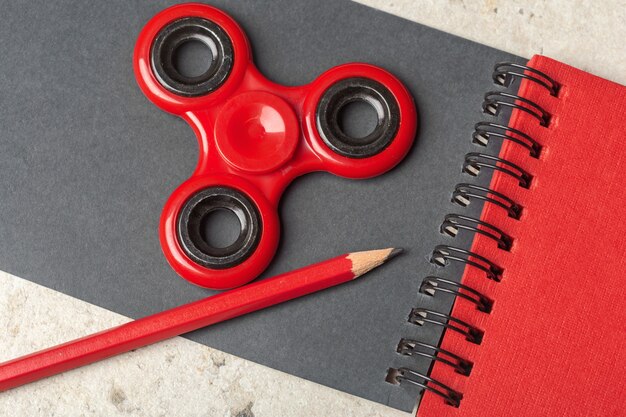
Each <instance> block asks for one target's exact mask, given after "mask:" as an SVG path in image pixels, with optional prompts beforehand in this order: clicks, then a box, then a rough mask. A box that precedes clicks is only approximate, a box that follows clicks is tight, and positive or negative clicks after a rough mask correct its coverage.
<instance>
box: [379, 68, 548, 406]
mask: <svg viewBox="0 0 626 417" xmlns="http://www.w3.org/2000/svg"><path fill="white" fill-rule="evenodd" d="M492 77H493V80H494V82H495V83H496V84H497V85H501V86H503V87H507V88H508V87H510V86H511V83H512V82H513V80H515V79H526V80H528V81H531V82H534V83H537V84H538V85H540V86H542V87H544V88H545V89H546V90H548V92H549V93H550V94H551V95H553V96H558V93H559V88H560V86H559V84H558V83H557V82H556V81H554V80H553V79H552V78H550V77H549V76H547V75H546V74H544V73H542V72H541V71H538V70H536V69H534V68H531V67H528V66H525V65H520V64H515V63H508V62H507V63H500V64H497V65H496V66H495V67H494V71H493V74H492ZM482 108H483V111H484V112H485V113H487V114H490V115H492V116H498V115H499V113H500V111H501V110H503V109H505V108H509V109H517V110H519V111H523V112H525V113H528V114H529V115H531V116H532V117H534V118H536V119H537V121H538V122H539V124H540V125H541V126H548V125H549V123H550V118H551V115H550V114H549V113H547V112H546V111H545V110H544V109H543V108H541V106H539V105H538V104H536V103H534V102H533V101H531V100H528V99H526V98H524V97H520V96H518V95H515V94H511V93H507V92H501V91H493V92H489V93H487V94H486V95H485V97H484V101H483V105H482ZM492 139H501V140H508V141H511V142H513V143H516V144H518V145H519V146H522V147H523V148H525V149H526V150H528V152H529V155H530V157H532V158H538V157H539V155H540V153H541V145H540V144H539V143H537V141H535V140H534V139H533V138H532V137H530V136H529V135H528V134H526V133H524V132H521V131H519V130H517V129H513V128H510V127H507V126H505V125H502V124H499V123H493V122H479V123H477V124H476V125H475V126H474V133H473V134H472V142H473V143H474V144H476V145H479V146H483V147H486V146H487V145H488V143H489V141H490V140H492ZM483 169H490V170H494V171H500V172H502V173H504V174H507V175H509V176H511V177H512V178H514V179H515V180H517V182H518V183H519V185H520V186H521V187H524V188H529V187H530V184H531V182H532V179H533V178H532V175H530V174H529V173H528V172H527V171H526V170H524V169H523V168H522V167H520V166H518V165H516V164H513V163H512V162H509V161H507V160H505V159H502V158H499V157H496V156H493V155H488V154H484V153H479V152H470V153H468V154H466V155H465V160H464V163H463V171H464V172H465V173H467V174H469V175H472V176H478V175H479V174H480V172H481V170H483ZM473 200H481V201H483V202H484V203H485V204H486V203H489V204H493V205H495V206H498V207H500V208H502V209H504V210H505V211H506V213H507V215H508V216H509V217H512V218H514V219H519V218H520V216H521V213H522V207H521V205H519V204H518V203H516V202H515V201H513V200H512V199H511V198H509V197H508V196H506V195H504V194H502V193H499V192H497V191H494V190H491V189H489V188H486V187H482V186H479V185H474V184H468V183H461V184H457V186H456V187H455V189H454V191H453V193H452V202H453V203H455V204H457V205H459V206H461V207H467V206H468V205H470V204H471V202H472V201H473ZM461 230H465V231H469V232H472V233H480V234H482V235H484V236H487V237H489V238H490V239H493V240H494V241H495V242H496V243H497V245H498V248H499V249H501V250H505V251H508V250H510V249H511V245H512V244H513V238H512V237H511V236H509V235H508V234H507V233H505V232H504V231H502V230H500V229H499V228H497V227H495V226H493V225H492V224H489V223H487V222H484V221H482V220H479V219H475V218H473V217H468V216H464V215H461V214H448V215H446V216H445V218H444V220H443V222H442V224H441V228H440V231H441V233H443V234H445V235H448V236H450V237H452V238H454V237H456V236H457V235H458V233H459V232H460V231H461ZM431 262H432V263H434V264H436V265H438V266H440V267H445V266H446V265H448V264H449V263H450V262H460V263H464V264H467V265H469V266H471V267H474V268H476V269H479V270H481V271H483V272H484V273H485V276H486V278H488V279H491V280H494V281H496V282H497V281H500V279H501V277H502V273H503V272H504V269H503V268H501V267H500V266H498V265H496V264H495V263H493V262H492V261H490V260H489V259H487V258H486V257H484V256H482V255H480V254H477V253H474V252H471V251H469V250H466V249H462V248H458V247H454V246H448V245H437V246H435V248H434V250H433V252H432V256H431ZM419 291H420V293H422V294H426V295H429V296H436V294H437V293H438V292H441V293H447V294H452V295H454V297H455V298H461V299H464V300H466V301H469V302H471V303H473V304H475V305H476V309H477V310H478V311H480V312H483V313H486V314H489V313H490V312H491V309H492V306H493V300H491V299H489V298H488V297H486V296H485V295H484V294H482V293H480V292H479V291H477V290H475V289H473V288H471V287H469V286H467V285H464V284H461V283H458V282H455V281H450V280H448V279H444V278H440V277H436V276H428V277H426V278H424V280H423V281H422V284H421V286H420V289H419ZM408 321H409V322H410V323H412V324H415V325H418V326H426V325H436V326H441V327H443V328H444V329H445V330H450V331H455V332H457V333H460V334H462V335H463V336H465V339H466V340H467V341H469V342H471V343H475V344H480V343H481V341H482V339H483V331H482V330H481V329H478V328H477V327H475V326H474V325H472V324H470V323H467V322H465V321H462V320H459V319H458V318H456V317H453V316H451V315H448V314H444V313H441V312H438V311H433V310H428V309H424V308H414V309H412V310H411V313H410V315H409V319H408ZM397 352H398V354H401V355H405V356H420V357H426V358H428V359H430V360H431V361H432V362H433V363H434V362H439V363H442V364H445V365H447V366H450V367H451V368H452V369H453V370H454V371H455V372H457V373H459V374H461V375H464V376H469V375H470V373H471V370H472V366H473V364H472V362H471V361H469V360H467V359H464V358H461V357H460V356H458V355H455V354H454V353H452V352H449V351H447V350H444V349H442V348H439V347H437V346H433V345H430V344H427V343H423V342H420V341H417V340H413V339H401V340H400V343H399V344H398V348H397ZM386 380H387V382H390V383H392V384H396V385H399V384H403V383H408V384H411V385H415V386H418V387H420V388H421V389H422V390H426V391H430V392H432V393H434V394H436V395H438V396H440V397H442V398H443V399H444V401H445V403H446V404H449V405H451V406H453V407H459V406H460V404H461V400H462V398H463V394H462V393H461V392H459V391H457V390H455V389H453V388H452V387H449V386H447V385H445V384H443V383H441V382H440V381H437V380H435V379H433V378H431V377H430V376H429V375H424V374H422V373H420V372H417V371H415V370H411V369H410V368H408V367H399V368H390V369H389V370H388V373H387V378H386Z"/></svg>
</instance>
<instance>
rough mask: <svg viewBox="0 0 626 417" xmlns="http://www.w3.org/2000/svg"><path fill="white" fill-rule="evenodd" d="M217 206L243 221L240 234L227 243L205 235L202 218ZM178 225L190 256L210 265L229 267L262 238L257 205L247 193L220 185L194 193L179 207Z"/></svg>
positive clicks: (178, 230) (247, 254)
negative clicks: (220, 243) (213, 242)
mask: <svg viewBox="0 0 626 417" xmlns="http://www.w3.org/2000/svg"><path fill="white" fill-rule="evenodd" d="M215 210H229V211H231V212H232V213H233V214H235V216H237V219H238V220H239V223H240V230H239V236H238V237H237V239H236V240H235V242H234V243H232V244H231V245H228V246H226V247H216V246H213V245H211V244H210V243H209V242H208V241H207V240H205V238H204V237H203V230H202V229H203V222H204V221H205V219H206V218H207V216H209V214H210V213H212V212H213V211H215ZM176 229H177V234H178V240H179V243H180V246H181V248H182V250H183V252H184V253H185V254H186V255H187V256H188V257H189V258H190V259H191V260H193V261H194V262H196V263H197V264H200V265H202V266H205V267H207V268H212V269H226V268H232V267H234V266H237V265H239V264H241V263H242V262H243V261H245V260H246V259H248V258H249V257H250V255H252V253H253V252H254V250H255V249H256V247H257V245H258V243H259V240H260V239H261V231H262V230H261V229H262V222H261V216H260V215H259V211H258V209H257V207H256V206H255V204H254V203H253V202H252V201H251V200H250V199H249V198H248V197H247V196H246V195H245V194H243V193H242V192H240V191H238V190H236V189H234V188H229V187H221V186H219V187H209V188H205V189H203V190H200V191H198V192H197V193H195V194H194V195H193V196H191V197H190V198H189V199H188V200H187V201H186V202H185V204H184V205H183V207H182V209H181V211H180V214H179V216H178V219H177V223H176ZM209 232H210V231H209Z"/></svg>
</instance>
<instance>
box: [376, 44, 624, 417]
mask: <svg viewBox="0 0 626 417" xmlns="http://www.w3.org/2000/svg"><path fill="white" fill-rule="evenodd" d="M527 67H528V68H526V69H524V68H523V67H519V66H515V65H513V66H509V67H506V66H505V67H500V68H498V67H496V72H495V73H494V79H496V80H499V81H500V82H502V83H503V84H504V85H509V81H510V80H512V79H515V78H516V79H517V80H518V81H519V80H521V83H519V82H517V83H515V84H514V85H515V86H519V89H517V91H515V89H513V88H509V89H508V90H507V91H506V92H504V94H492V95H489V94H488V95H486V96H485V103H484V104H483V108H484V110H486V112H487V113H492V114H493V113H498V112H499V111H501V110H503V109H505V108H510V109H512V113H511V117H510V120H509V124H508V127H507V128H506V129H502V128H500V129H498V128H497V127H494V126H495V125H496V123H491V124H489V123H482V124H479V125H477V130H476V132H477V133H475V134H474V140H475V141H477V142H479V143H480V141H483V142H484V141H487V140H493V139H504V143H503V145H502V147H501V150H500V153H499V155H498V159H495V158H493V157H491V158H489V157H488V156H486V155H483V156H477V154H470V155H467V156H466V158H465V164H464V170H465V171H466V172H467V173H470V174H473V175H480V172H481V171H483V170H487V169H494V175H493V177H492V180H491V184H490V187H489V188H490V191H485V190H480V189H477V188H476V189H473V188H471V184H470V187H469V188H466V189H463V187H460V188H459V187H457V189H456V190H455V195H454V197H453V199H456V201H457V202H460V203H461V205H463V204H465V205H467V204H471V201H473V200H474V199H475V198H479V199H483V200H485V201H486V203H485V204H484V207H483V211H482V215H481V217H480V219H479V220H480V223H475V222H474V223H470V222H468V221H467V219H465V218H464V217H462V216H461V217H459V216H452V217H450V218H447V223H445V222H444V226H443V229H444V232H445V231H446V224H447V227H448V229H447V230H448V231H450V230H451V231H452V232H453V233H452V234H453V235H454V232H455V231H458V228H459V227H463V226H470V227H472V226H473V227H475V228H476V229H478V230H479V232H478V233H476V234H475V237H474V240H473V243H472V245H471V248H469V252H466V251H457V250H456V249H455V248H454V247H453V245H450V247H438V248H437V249H436V250H435V252H434V255H433V261H434V262H435V263H439V264H441V265H446V264H448V263H450V262H454V261H459V258H461V259H464V261H461V262H465V263H466V267H465V271H464V274H463V277H462V280H461V284H462V286H459V285H455V284H451V285H450V284H448V283H446V282H445V281H438V280H437V278H436V277H429V278H428V279H426V280H425V281H424V285H423V286H422V290H425V292H426V293H430V294H434V296H437V292H438V290H441V289H444V290H445V289H447V290H449V291H448V292H450V291H452V292H454V293H455V294H456V295H457V296H456V301H455V302H454V305H453V307H452V311H451V312H450V313H449V315H446V314H439V315H438V312H433V311H427V310H424V309H419V308H417V309H414V310H413V313H412V315H413V316H414V322H416V323H417V324H421V325H423V326H426V325H429V324H431V325H432V324H433V323H434V322H439V323H441V324H443V325H444V326H445V327H446V330H445V332H444V335H443V338H442V342H441V344H440V345H439V348H440V350H439V351H438V352H437V355H436V358H437V359H436V360H434V361H433V366H432V368H431V372H430V374H429V377H430V380H428V379H425V378H423V375H419V374H416V373H414V372H413V371H412V370H411V369H410V367H407V368H401V369H391V370H390V372H391V373H390V375H391V376H390V378H389V379H388V380H391V381H392V382H396V383H399V384H400V385H404V383H405V382H408V383H409V384H408V385H418V386H419V385H420V384H426V389H425V394H424V396H423V399H422V401H421V403H420V405H419V407H418V412H417V415H418V416H423V417H437V416H464V417H467V416H481V417H488V416H498V417H500V416H509V417H511V416H533V417H536V416H585V417H589V416H602V417H608V416H624V415H626V221H625V217H626V216H625V215H626V180H625V178H626V134H625V131H626V88H625V87H624V86H621V85H618V84H615V83H612V82H609V81H607V80H604V79H601V78H598V77H596V76H593V75H591V74H588V73H586V72H584V71H581V70H578V69H575V68H572V67H570V66H567V65H565V64H562V63H560V62H557V61H555V60H552V59H549V58H546V57H543V56H535V57H534V58H533V59H531V60H530V62H529V63H528V64H527ZM507 103H508V104H507ZM533 154H534V156H533ZM459 190H460V191H459ZM462 210H463V209H462V208H460V207H458V206H457V211H456V212H457V213H459V214H461V213H462ZM489 278H491V279H489ZM481 310H482V311H481ZM443 313H447V312H443ZM435 324H436V323H435ZM441 324H440V325H441ZM409 348H413V349H415V348H416V345H415V344H412V345H410V346H409ZM425 381H429V382H427V383H426V382H425ZM411 383H412V384H411Z"/></svg>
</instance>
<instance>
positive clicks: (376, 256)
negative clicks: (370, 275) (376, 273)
mask: <svg viewBox="0 0 626 417" xmlns="http://www.w3.org/2000/svg"><path fill="white" fill-rule="evenodd" d="M401 253H402V249H401V248H387V249H377V250H370V251H364V252H352V253H350V254H348V259H350V260H351V261H352V272H353V273H354V278H357V277H360V276H361V275H363V274H365V273H366V272H368V271H371V270H372V269H374V268H376V267H378V266H381V265H382V264H384V263H385V262H387V261H388V260H390V259H391V258H395V257H396V256H398V255H399V254H401Z"/></svg>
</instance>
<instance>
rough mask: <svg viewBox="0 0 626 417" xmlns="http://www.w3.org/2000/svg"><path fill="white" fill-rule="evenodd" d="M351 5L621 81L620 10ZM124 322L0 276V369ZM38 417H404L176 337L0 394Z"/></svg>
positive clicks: (544, 3) (493, 0)
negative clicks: (14, 360)
mask: <svg viewBox="0 0 626 417" xmlns="http://www.w3.org/2000/svg"><path fill="white" fill-rule="evenodd" d="M360 1H361V2H362V3H364V4H366V5H369V6H372V7H377V8H380V9H383V10H385V11H388V12H390V13H394V14H397V15H399V16H402V17H405V18H408V19H412V20H414V21H416V22H420V23H423V24H426V25H428V26H431V27H434V28H437V29H441V30H444V31H446V32H450V33H454V34H456V35H459V36H463V37H465V38H468V39H472V40H475V41H477V42H481V43H484V44H487V45H490V46H493V47H496V48H499V49H503V50H506V51H509V52H512V53H515V54H518V55H522V56H531V55H532V54H534V53H543V54H546V55H549V56H551V57H553V58H556V59H560V60H562V61H565V62H567V63H570V64H572V65H575V66H578V67H579V68H582V69H585V70H587V71H591V72H593V73H596V74H598V75H601V76H603V77H606V78H609V79H611V80H613V81H616V82H619V83H622V84H624V83H626V50H625V49H624V44H623V42H624V40H625V39H626V0H606V1H603V2H592V1H591V0H589V1H584V0H576V1H571V0H558V1H557V0H527V1H521V0H515V1H511V0H507V1H504V0H502V1H498V0H484V1H470V0H465V1H464V0H448V1H444V0H419V1H418V0H413V1H412V0H360ZM0 267H1V266H0ZM127 320H128V319H127V318H125V317H122V316H120V315H118V314H115V313H112V312H110V311H107V310H104V309H101V308H99V307H95V306H93V305H90V304H88V303H85V302H82V301H79V300H76V299H73V298H71V297H68V296H65V295H63V294H60V293H57V292H54V291H52V290H48V289H46V288H43V287H40V286H38V285H35V284H32V283H30V282H28V281H25V280H22V279H20V278H18V277H14V276H11V275H9V274H6V273H2V272H0V331H1V332H2V337H0V361H3V360H7V359H10V358H13V357H16V356H18V355H23V354H26V353H29V352H32V351H34V350H38V349H42V348H44V347H48V346H50V345H52V344H57V343H61V342H64V341H67V340H69V339H73V338H76V337H80V336H83V335H86V334H89V333H92V332H95V331H98V330H102V329H105V328H107V327H110V326H112V325H116V324H121V323H123V322H125V321H127ZM38 415H45V416H52V415H54V416H90V415H93V416H128V415H131V416H173V415H176V416H208V417H212V416H232V417H252V416H255V417H275V416H299V415H306V416H310V417H317V416H320V417H322V416H342V417H350V416H367V417H376V416H387V417H394V416H396V417H400V416H404V417H407V416H409V415H408V414H406V413H401V412H398V411H395V410H392V409H389V408H387V407H384V406H382V405H379V404H374V403H371V402H369V401H366V400H362V399H360V398H356V397H353V396H351V395H347V394H344V393H341V392H337V391H335V390H332V389H329V388H326V387H323V386H320V385H317V384H314V383H312V382H309V381H305V380H302V379H299V378H296V377H293V376H291V375H286V374H283V373H281V372H278V371H274V370H272V369H268V368H266V367H263V366H260V365H257V364H254V363H251V362H248V361H245V360H242V359H239V358H236V357H234V356H231V355H228V354H225V353H222V352H219V351H216V350H214V349H211V348H208V347H205V346H203V345H200V344H197V343H194V342H191V341H189V340H186V339H183V338H176V339H172V340H169V341H166V342H163V343H159V344H157V345H154V346H150V347H147V348H144V349H140V350H137V351H135V352H132V353H128V354H125V355H121V356H119V357H115V358H112V359H110V360H107V361H105V362H100V363H97V364H94V365H91V366H88V367H84V368H81V369H78V370H75V371H72V372H69V373H66V374H63V375H60V376H57V377H54V378H49V379H47V380H44V381H40V382H37V383H34V384H31V385H28V386H25V387H21V388H18V389H15V390H12V391H10V392H7V393H2V394H0V416H16V417H17V416H38Z"/></svg>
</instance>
